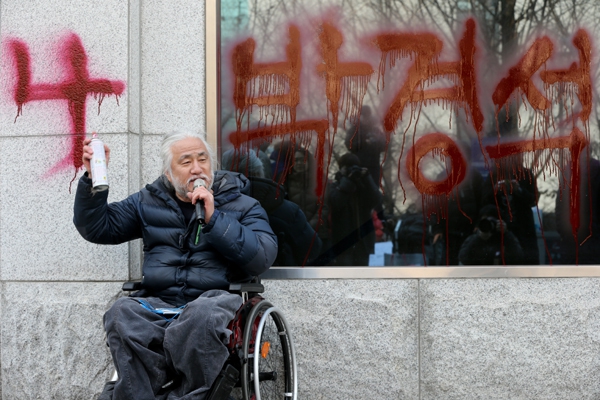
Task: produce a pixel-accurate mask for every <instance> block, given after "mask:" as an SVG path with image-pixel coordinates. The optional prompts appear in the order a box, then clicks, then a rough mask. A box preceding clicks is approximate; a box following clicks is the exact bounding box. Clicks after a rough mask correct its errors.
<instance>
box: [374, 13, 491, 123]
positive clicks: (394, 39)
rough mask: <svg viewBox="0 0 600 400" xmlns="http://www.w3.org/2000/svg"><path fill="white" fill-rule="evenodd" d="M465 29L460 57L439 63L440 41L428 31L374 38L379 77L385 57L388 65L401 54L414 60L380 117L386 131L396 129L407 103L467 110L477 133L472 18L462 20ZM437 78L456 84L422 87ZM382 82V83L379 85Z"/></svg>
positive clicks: (478, 116)
mask: <svg viewBox="0 0 600 400" xmlns="http://www.w3.org/2000/svg"><path fill="white" fill-rule="evenodd" d="M465 26H466V29H465V32H464V34H463V37H462V38H461V40H460V42H459V49H460V57H459V60H458V61H454V62H439V61H438V57H439V55H440V54H441V52H442V48H443V42H442V41H441V40H440V39H439V38H438V37H437V36H436V35H434V34H431V33H420V34H410V33H387V34H381V35H378V36H376V37H375V39H374V41H373V42H374V44H375V46H376V47H378V48H379V49H380V50H381V52H382V57H381V61H380V64H379V75H380V77H381V79H383V76H384V75H385V64H386V60H387V59H388V56H389V62H390V65H391V66H393V65H394V63H395V61H396V60H397V59H398V58H401V57H410V58H412V59H414V60H415V61H414V63H413V64H412V65H411V67H410V68H409V70H408V73H407V77H406V80H405V81H404V84H403V86H402V87H401V88H400V90H399V91H398V93H397V94H396V96H395V98H394V100H393V101H392V103H391V105H390V106H389V108H388V111H387V112H386V114H385V117H384V127H385V129H386V131H388V132H392V131H394V130H395V129H396V126H397V121H398V120H401V119H402V113H403V111H404V108H405V107H406V105H407V104H408V103H422V104H431V103H434V102H436V103H438V104H439V103H440V102H441V103H444V104H448V105H451V106H455V107H461V108H463V109H465V110H466V109H467V108H468V109H470V113H468V114H467V115H468V116H470V120H471V122H472V124H473V126H474V128H475V130H476V131H477V132H481V131H482V129H483V119H484V118H483V113H482V112H481V108H480V106H479V99H478V96H477V74H476V65H475V54H476V51H477V47H476V46H475V28H476V24H475V20H474V19H469V20H467V21H466V23H465ZM440 78H448V79H450V80H454V81H456V85H454V86H452V87H448V88H440V89H427V90H426V89H423V87H424V86H425V85H427V84H430V83H432V82H434V81H436V80H438V79H440ZM383 86H384V85H383V84H382V87H383Z"/></svg>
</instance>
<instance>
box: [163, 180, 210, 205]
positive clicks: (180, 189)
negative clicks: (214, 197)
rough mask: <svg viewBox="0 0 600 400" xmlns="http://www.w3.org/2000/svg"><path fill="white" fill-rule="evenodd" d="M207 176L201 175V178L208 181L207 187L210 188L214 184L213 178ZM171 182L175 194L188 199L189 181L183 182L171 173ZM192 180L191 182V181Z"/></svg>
mask: <svg viewBox="0 0 600 400" xmlns="http://www.w3.org/2000/svg"><path fill="white" fill-rule="evenodd" d="M207 178H208V177H207V176H204V175H202V176H200V179H203V180H204V182H205V183H206V185H207V187H209V188H210V186H211V185H212V180H209V179H207ZM196 179H198V178H193V179H192V180H191V181H194V180H196ZM171 181H172V182H171V184H172V185H173V189H175V194H177V196H178V197H179V198H180V199H188V200H189V198H188V197H187V194H188V192H189V191H190V190H188V183H189V182H188V183H183V182H181V181H180V180H179V179H178V178H176V177H174V176H173V175H171ZM191 181H190V182H191Z"/></svg>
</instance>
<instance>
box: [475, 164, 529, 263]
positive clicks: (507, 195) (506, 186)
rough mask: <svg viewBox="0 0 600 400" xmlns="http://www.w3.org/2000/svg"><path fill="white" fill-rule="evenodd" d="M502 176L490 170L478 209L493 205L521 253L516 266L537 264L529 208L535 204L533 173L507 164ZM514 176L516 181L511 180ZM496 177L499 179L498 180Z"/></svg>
mask: <svg viewBox="0 0 600 400" xmlns="http://www.w3.org/2000/svg"><path fill="white" fill-rule="evenodd" d="M502 172H503V173H502V174H498V171H497V170H495V169H494V170H492V172H491V174H490V175H488V176H487V177H486V179H485V181H484V183H483V189H482V202H481V204H482V206H485V205H488V204H493V205H497V207H498V210H497V211H499V212H500V216H501V218H502V220H503V221H504V222H505V223H506V226H507V228H508V230H509V231H511V232H512V233H513V234H514V235H515V236H516V237H517V239H518V240H519V243H520V244H521V248H522V249H523V259H522V260H521V261H520V264H524V265H537V264H539V262H540V261H539V259H540V255H539V251H538V243H537V233H536V230H535V222H534V219H533V217H534V216H533V211H532V207H534V206H535V205H536V203H537V196H536V179H535V175H534V174H533V171H532V170H531V169H529V168H525V167H523V166H522V164H520V163H519V162H516V163H512V164H511V163H507V164H506V165H505V166H504V169H503V171H502ZM516 174H518V176H519V179H518V180H517V179H514V178H513V179H511V177H514V176H515V175H516ZM499 176H500V178H499Z"/></svg>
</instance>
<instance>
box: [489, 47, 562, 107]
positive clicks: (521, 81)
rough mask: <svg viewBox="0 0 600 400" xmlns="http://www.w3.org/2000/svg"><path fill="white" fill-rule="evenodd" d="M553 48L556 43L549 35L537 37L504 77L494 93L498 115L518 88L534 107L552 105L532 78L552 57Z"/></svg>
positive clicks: (493, 97)
mask: <svg viewBox="0 0 600 400" xmlns="http://www.w3.org/2000/svg"><path fill="white" fill-rule="evenodd" d="M553 48H554V45H553V44H552V41H551V40H550V39H549V38H548V37H547V36H544V37H542V38H540V39H537V40H536V41H535V42H534V43H533V44H532V45H531V47H530V48H529V50H527V53H525V55H524V56H523V58H521V60H519V61H518V62H517V64H516V65H515V66H513V67H511V68H510V70H509V71H508V75H507V76H505V77H504V78H502V80H501V81H500V83H498V85H497V86H496V89H495V90H494V93H493V94H492V100H493V102H494V104H495V105H496V115H497V114H498V113H499V112H500V109H501V108H502V107H503V106H505V105H506V104H507V103H508V101H509V100H510V98H511V96H512V95H513V93H514V92H515V91H517V90H520V91H521V92H522V93H523V94H524V95H525V96H526V97H527V100H528V101H529V103H530V104H531V106H532V107H533V108H534V109H536V110H546V109H548V108H549V107H550V101H549V100H548V99H547V98H546V97H544V95H543V94H542V93H541V92H540V91H539V90H538V89H537V88H536V87H535V84H534V83H533V81H532V80H531V78H532V77H533V75H534V74H535V73H536V72H537V70H538V69H539V68H540V67H541V66H542V65H544V64H545V63H546V61H548V60H549V59H550V57H551V56H552V50H553Z"/></svg>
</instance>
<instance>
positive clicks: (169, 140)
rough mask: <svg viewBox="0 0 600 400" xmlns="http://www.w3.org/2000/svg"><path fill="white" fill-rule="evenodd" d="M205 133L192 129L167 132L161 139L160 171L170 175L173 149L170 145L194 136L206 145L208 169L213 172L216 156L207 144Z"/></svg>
mask: <svg viewBox="0 0 600 400" xmlns="http://www.w3.org/2000/svg"><path fill="white" fill-rule="evenodd" d="M205 137H206V135H205V134H204V133H198V132H193V131H183V130H181V131H174V132H171V133H167V134H166V135H165V136H164V138H163V141H162V145H161V147H160V156H161V159H162V163H163V166H162V169H163V170H162V172H163V174H166V173H168V174H169V175H172V173H173V171H172V170H171V162H172V161H173V151H172V147H173V145H174V144H175V143H177V142H179V141H181V140H184V139H188V138H195V139H200V141H201V142H202V144H203V145H204V147H206V152H207V153H208V159H209V160H210V170H211V172H212V173H214V172H215V171H216V169H217V158H216V157H215V153H214V151H213V149H212V147H211V146H210V145H209V144H208V142H207V141H206V139H205Z"/></svg>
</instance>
